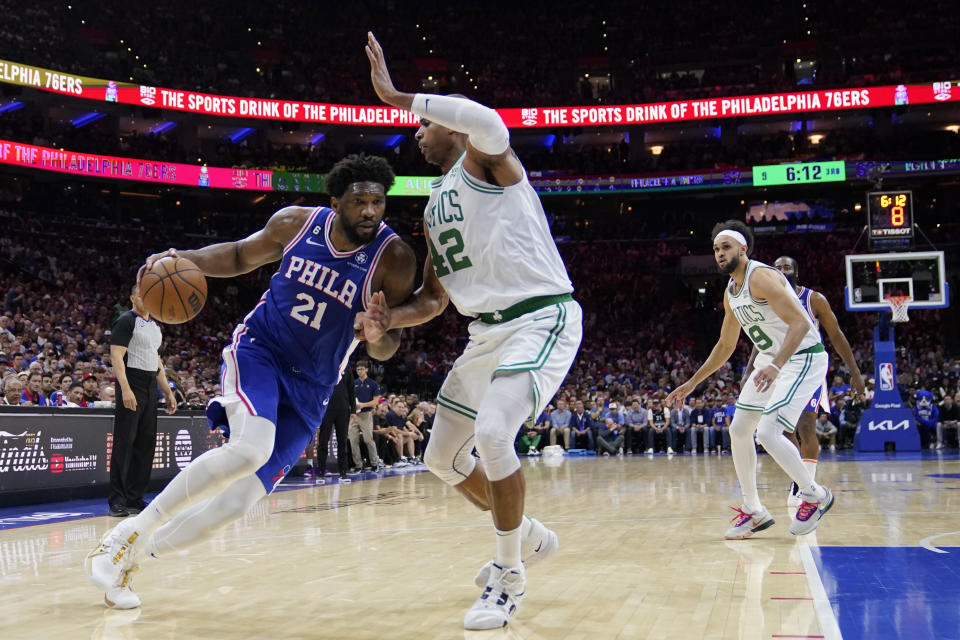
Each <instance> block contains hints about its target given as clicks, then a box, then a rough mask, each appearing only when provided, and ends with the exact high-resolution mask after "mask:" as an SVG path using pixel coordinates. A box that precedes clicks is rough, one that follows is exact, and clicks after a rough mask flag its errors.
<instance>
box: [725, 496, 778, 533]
mask: <svg viewBox="0 0 960 640" xmlns="http://www.w3.org/2000/svg"><path fill="white" fill-rule="evenodd" d="M730 508H731V509H733V510H734V511H736V512H737V514H736V515H735V516H733V519H732V520H731V522H732V523H733V526H732V527H730V528H729V529H727V532H726V533H725V534H723V537H724V538H726V539H727V540H745V539H747V538H749V537H750V536H752V535H753V534H755V533H759V532H760V531H763V530H764V529H769V528H770V527H772V526H773V525H774V520H773V516H771V515H770V512H769V511H767V509H766V507H760V510H759V511H755V512H750V511H746V508H747V506H746V505H744V506H743V509H740V508H737V507H730Z"/></svg>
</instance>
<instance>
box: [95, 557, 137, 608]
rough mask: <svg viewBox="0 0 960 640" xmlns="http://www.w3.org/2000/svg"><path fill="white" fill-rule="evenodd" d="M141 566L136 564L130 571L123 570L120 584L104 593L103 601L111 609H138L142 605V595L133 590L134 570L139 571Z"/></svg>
mask: <svg viewBox="0 0 960 640" xmlns="http://www.w3.org/2000/svg"><path fill="white" fill-rule="evenodd" d="M139 569H140V567H138V566H134V567H133V568H132V569H130V570H129V571H124V572H123V579H122V580H120V584H119V585H117V586H116V587H113V588H111V589H107V592H106V593H105V594H104V595H103V601H104V602H105V603H106V605H107V606H108V607H110V608H111V609H136V608H137V607H139V606H140V596H138V595H137V594H136V593H134V592H133V587H132V583H133V575H132V574H133V572H134V571H138V570H139Z"/></svg>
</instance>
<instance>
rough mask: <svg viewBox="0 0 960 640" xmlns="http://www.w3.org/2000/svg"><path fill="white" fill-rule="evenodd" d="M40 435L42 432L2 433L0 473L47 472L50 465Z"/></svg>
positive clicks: (0, 439) (0, 434)
mask: <svg viewBox="0 0 960 640" xmlns="http://www.w3.org/2000/svg"><path fill="white" fill-rule="evenodd" d="M40 435H41V432H40V431H37V432H36V433H31V432H29V431H24V432H23V433H19V434H17V433H9V432H7V431H0V473H7V472H10V471H46V470H47V469H48V468H49V467H50V464H49V462H48V461H47V454H46V452H44V450H43V447H41V446H40Z"/></svg>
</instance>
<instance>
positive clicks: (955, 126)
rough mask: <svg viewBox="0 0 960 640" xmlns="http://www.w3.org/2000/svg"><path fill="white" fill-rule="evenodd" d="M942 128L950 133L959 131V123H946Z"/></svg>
mask: <svg viewBox="0 0 960 640" xmlns="http://www.w3.org/2000/svg"><path fill="white" fill-rule="evenodd" d="M944 129H946V130H947V131H949V132H950V133H960V124H948V125H947V126H945V127H944Z"/></svg>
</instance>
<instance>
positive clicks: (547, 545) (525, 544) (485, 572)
mask: <svg viewBox="0 0 960 640" xmlns="http://www.w3.org/2000/svg"><path fill="white" fill-rule="evenodd" d="M530 522H531V524H532V526H531V527H530V535H529V536H527V537H526V538H524V539H523V540H522V541H521V543H520V553H521V555H522V557H523V566H524V568H525V569H529V568H530V567H532V566H534V565H536V564H538V563H540V562H542V561H544V560H546V559H547V558H549V557H550V556H552V555H553V554H554V553H556V552H557V549H559V548H560V539H559V538H557V534H556V533H555V532H553V531H552V530H550V529H548V528H547V527H546V526H545V525H544V524H543V523H542V522H540V521H539V520H537V519H536V518H530ZM495 564H496V560H491V561H489V562H488V563H487V564H485V565H483V567H481V569H480V571H478V572H477V575H476V576H475V577H474V578H473V584H475V585H477V586H478V587H480V588H481V589H482V588H483V587H485V586H486V584H487V581H488V580H489V579H490V572H491V571H492V570H493V567H494V565H495Z"/></svg>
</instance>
